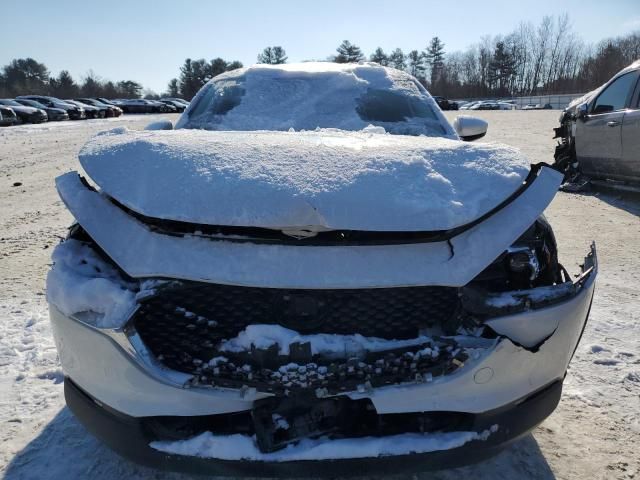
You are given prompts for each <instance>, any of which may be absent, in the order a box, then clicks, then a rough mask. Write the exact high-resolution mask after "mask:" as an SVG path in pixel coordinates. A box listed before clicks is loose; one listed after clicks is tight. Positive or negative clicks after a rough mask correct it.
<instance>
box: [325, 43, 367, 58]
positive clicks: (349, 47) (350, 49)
mask: <svg viewBox="0 0 640 480" xmlns="http://www.w3.org/2000/svg"><path fill="white" fill-rule="evenodd" d="M336 52H338V55H336V56H335V57H334V59H333V61H334V62H336V63H358V62H361V61H362V60H364V55H363V54H362V50H360V47H358V46H357V45H353V44H352V43H351V42H350V41H349V40H344V41H343V42H342V43H341V44H340V46H338V48H336Z"/></svg>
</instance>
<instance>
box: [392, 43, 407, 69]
mask: <svg viewBox="0 0 640 480" xmlns="http://www.w3.org/2000/svg"><path fill="white" fill-rule="evenodd" d="M389 65H390V66H391V67H393V68H397V69H398V70H404V69H405V68H407V61H406V57H405V56H404V53H403V52H402V50H401V49H399V48H396V49H395V50H394V51H393V52H391V55H389Z"/></svg>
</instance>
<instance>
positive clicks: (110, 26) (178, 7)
mask: <svg viewBox="0 0 640 480" xmlns="http://www.w3.org/2000/svg"><path fill="white" fill-rule="evenodd" d="M0 2H1V3H2V5H1V6H0V12H1V16H2V18H3V20H4V21H3V22H2V25H3V27H2V41H1V42H0V66H1V65H5V64H7V63H8V62H9V61H10V60H11V59H13V58H17V57H27V56H30V57H33V58H35V59H37V60H38V61H41V62H44V63H45V64H46V65H47V66H48V67H49V69H50V70H51V71H52V73H53V74H57V73H58V72H59V71H60V70H61V69H68V70H69V71H70V72H71V73H72V75H73V76H74V77H75V78H76V79H79V78H81V77H82V76H83V75H84V74H86V72H87V71H88V70H89V69H92V70H93V71H94V72H95V73H96V74H98V75H99V76H101V77H102V78H105V79H111V80H122V79H131V80H136V81H138V82H141V83H142V84H143V85H144V86H145V87H148V88H151V89H153V90H156V91H162V90H163V89H164V88H165V87H166V84H167V82H168V80H169V79H170V78H172V77H176V76H177V75H178V69H179V67H180V65H181V64H182V62H183V61H184V59H185V58H186V57H191V58H206V59H211V58H214V57H218V56H220V57H222V58H225V59H227V60H240V61H241V62H243V63H244V64H251V63H254V62H255V58H256V55H257V54H258V53H259V52H260V51H261V50H262V48H264V47H265V46H267V45H282V46H283V47H284V48H285V49H286V51H287V54H288V56H289V61H301V60H307V59H324V58H326V57H327V56H328V55H331V54H332V53H334V50H335V48H336V46H337V45H338V44H339V43H340V42H341V41H342V40H343V39H349V40H351V41H352V42H353V43H355V44H357V45H359V46H360V47H361V48H362V49H363V51H364V52H365V53H366V54H369V53H371V52H372V51H373V50H374V49H375V47H377V46H381V47H382V48H384V49H385V50H387V51H388V50H391V49H393V48H396V47H400V48H402V49H403V50H405V52H406V51H409V50H412V49H414V48H415V49H423V48H425V46H426V44H427V42H428V40H429V39H430V38H431V37H432V36H434V35H437V36H439V37H440V38H442V40H443V41H444V42H445V50H446V51H455V50H460V49H464V48H465V47H467V46H468V45H471V44H473V43H476V42H477V41H478V40H479V39H480V37H482V36H483V35H492V36H493V35H497V34H501V33H508V32H509V31H511V30H512V29H513V28H514V27H515V26H516V25H517V24H518V23H519V22H520V21H521V20H530V21H532V22H534V23H538V22H539V21H540V19H541V18H542V17H543V16H544V15H557V14H561V13H564V12H567V13H569V15H570V19H571V22H572V25H573V29H574V31H575V32H576V33H578V34H579V35H580V36H581V37H582V39H583V40H585V41H586V42H597V41H598V40H600V39H602V38H605V37H610V36H617V35H621V34H624V33H627V32H630V31H633V30H640V0H617V1H613V0H611V1H605V0H582V1H577V0H563V1H558V0H536V1H535V2H533V1H529V2H522V1H516V0H512V1H501V0H476V1H467V0H455V1H451V0H446V1H439V2H432V1H420V0H406V1H403V0H395V1H389V0H387V1H378V0H367V1H348V0H341V1H336V0H316V1H304V0H297V1H291V0H282V1H277V0H271V1H257V0H256V1H230V0H227V1H224V2H222V1H213V0H211V1H197V0H192V1H188V0H185V1H182V2H179V1H176V0H172V1H168V0H155V1H150V0H126V1H124V0H107V1H90V0H68V1H64V0H55V1H54V0H41V1H37V0H19V1H18V0H15V1H14V0H0Z"/></svg>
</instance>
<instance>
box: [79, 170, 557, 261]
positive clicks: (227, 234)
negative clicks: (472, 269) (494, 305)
mask: <svg viewBox="0 0 640 480" xmlns="http://www.w3.org/2000/svg"><path fill="white" fill-rule="evenodd" d="M543 167H547V168H552V167H551V166H549V165H548V164H546V163H537V164H534V165H531V170H530V171H529V174H528V175H527V177H526V178H525V180H524V181H523V183H522V185H520V187H518V189H517V190H516V191H515V192H513V193H512V194H511V195H510V196H509V197H507V198H506V199H505V200H503V201H502V202H501V203H500V204H498V205H497V206H496V207H494V208H493V209H491V210H490V211H488V212H487V213H485V214H484V215H482V216H480V217H478V218H477V219H475V220H474V221H472V222H469V223H467V224H465V225H461V226H459V227H456V228H452V229H448V230H433V231H419V232H412V231H408V232H400V231H364V230H327V231H320V232H317V234H316V235H314V236H307V237H302V236H300V237H296V236H291V235H288V234H286V233H284V232H283V231H279V230H275V229H270V228H263V227H240V226H227V225H206V224H199V223H191V222H184V221H179V220H166V219H161V218H155V217H148V216H146V215H142V214H140V213H138V212H136V211H134V210H131V209H130V208H128V207H126V206H125V205H123V204H121V203H120V202H118V201H117V200H116V199H114V198H113V197H109V199H110V200H111V202H112V203H113V204H114V205H116V206H117V207H119V208H120V209H122V210H124V211H125V212H126V213H127V214H128V215H130V216H132V217H134V218H135V219H137V220H139V221H140V222H142V223H144V224H145V225H146V226H147V227H148V228H149V229H150V230H151V231H152V232H155V233H160V234H164V235H171V236H178V237H181V236H185V235H199V236H203V237H206V238H208V239H210V240H223V241H226V242H234V243H245V242H248V243H256V244H278V245H296V246H375V245H402V244H413V243H435V242H443V241H448V240H450V239H452V238H454V237H456V236H457V235H460V234H461V233H463V232H465V231H467V230H469V229H471V228H473V227H475V226H476V225H478V224H480V223H482V222H484V221H485V220H486V219H487V218H489V217H491V216H493V215H494V214H496V213H497V212H499V211H500V210H502V209H503V208H504V207H506V206H507V205H509V204H510V203H511V202H513V201H514V200H516V199H517V198H518V197H519V196H520V195H522V194H523V193H524V192H525V191H526V190H527V189H528V188H529V186H530V185H531V184H532V183H533V181H534V180H535V179H536V178H537V177H538V175H539V173H540V171H541V169H542V168H543ZM81 179H82V181H83V183H85V184H87V183H86V180H85V179H84V178H83V177H81ZM300 229H301V230H304V227H300ZM196 232H197V233H196ZM452 256H453V251H452Z"/></svg>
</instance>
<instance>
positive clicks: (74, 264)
mask: <svg viewBox="0 0 640 480" xmlns="http://www.w3.org/2000/svg"><path fill="white" fill-rule="evenodd" d="M52 260H53V262H54V265H53V267H52V268H51V270H50V271H49V274H48V275H47V300H48V301H49V302H50V303H52V304H53V305H55V306H56V308H58V310H60V311H61V312H62V313H63V314H65V315H67V316H69V315H74V314H79V313H83V312H91V314H89V315H83V321H90V322H91V323H93V324H94V325H95V326H96V327H100V328H117V327H120V326H122V324H123V322H124V321H126V320H127V318H128V317H129V314H130V313H131V312H132V311H133V309H134V308H135V305H136V294H135V293H134V292H133V291H132V290H131V288H130V286H129V285H127V283H126V282H125V281H124V280H123V279H122V277H121V276H120V274H119V272H118V271H117V270H116V269H115V268H114V267H113V266H111V265H109V264H108V263H106V262H105V261H104V260H102V259H101V258H100V257H99V256H98V255H97V254H96V252H94V251H93V250H92V249H91V248H90V247H88V246H87V245H86V244H84V243H82V242H80V241H78V240H73V239H69V240H66V241H65V242H63V243H61V244H59V245H58V246H57V247H56V248H55V250H54V251H53V255H52Z"/></svg>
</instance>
